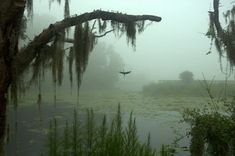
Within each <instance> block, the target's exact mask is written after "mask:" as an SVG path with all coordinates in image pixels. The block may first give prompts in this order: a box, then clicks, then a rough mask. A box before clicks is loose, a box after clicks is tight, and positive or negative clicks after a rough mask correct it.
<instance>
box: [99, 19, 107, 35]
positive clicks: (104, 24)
mask: <svg viewBox="0 0 235 156" xmlns="http://www.w3.org/2000/svg"><path fill="white" fill-rule="evenodd" d="M98 26H99V33H103V32H105V31H106V28H107V21H103V22H102V21H101V19H98Z"/></svg>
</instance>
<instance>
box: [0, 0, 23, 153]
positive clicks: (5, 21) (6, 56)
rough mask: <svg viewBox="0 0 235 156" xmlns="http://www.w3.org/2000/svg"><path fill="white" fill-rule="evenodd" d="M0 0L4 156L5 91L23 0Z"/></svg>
mask: <svg viewBox="0 0 235 156" xmlns="http://www.w3.org/2000/svg"><path fill="white" fill-rule="evenodd" d="M0 2H1V4H2V5H1V6H0V156H4V155H5V152H4V148H5V130H6V106H7V93H8V89H9V86H10V84H11V83H12V80H13V75H14V74H13V73H14V70H13V67H12V62H13V59H14V57H15V55H16V54H17V53H18V39H19V30H20V25H21V20H22V17H23V13H24V7H25V1H23V0H21V1H19V2H18V1H16V0H7V1H5V0H4V1H2V0H0Z"/></svg>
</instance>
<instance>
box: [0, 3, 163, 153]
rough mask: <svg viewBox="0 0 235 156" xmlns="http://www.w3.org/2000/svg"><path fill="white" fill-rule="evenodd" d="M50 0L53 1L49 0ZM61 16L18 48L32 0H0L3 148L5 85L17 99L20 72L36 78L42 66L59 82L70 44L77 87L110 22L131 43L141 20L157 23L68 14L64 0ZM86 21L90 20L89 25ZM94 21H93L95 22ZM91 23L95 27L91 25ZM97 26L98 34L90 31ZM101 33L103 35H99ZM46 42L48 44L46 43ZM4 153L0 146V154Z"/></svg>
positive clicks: (0, 138)
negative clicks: (70, 35) (29, 71)
mask: <svg viewBox="0 0 235 156" xmlns="http://www.w3.org/2000/svg"><path fill="white" fill-rule="evenodd" d="M49 1H50V2H54V1H55V0H49ZM56 2H58V3H61V2H62V1H61V0H56ZM64 2H65V5H64V6H65V8H64V11H65V13H64V17H65V18H64V19H63V20H61V21H58V22H56V23H54V24H50V25H49V26H48V28H46V29H44V30H43V31H42V32H41V33H40V34H39V35H37V36H36V37H35V38H34V39H33V40H32V41H30V42H29V43H28V44H27V45H26V46H25V47H23V48H21V49H18V43H19V38H20V37H22V38H27V36H25V34H24V32H25V26H26V24H25V23H26V21H27V18H26V17H25V16H24V12H25V9H26V10H27V13H28V17H32V16H33V7H36V6H33V0H0V4H1V5H0V148H1V147H3V140H4V137H3V136H4V130H5V123H6V122H5V121H6V120H5V119H6V99H7V96H8V95H7V94H8V91H9V88H11V89H10V90H11V97H12V98H13V99H16V98H17V91H19V90H20V89H21V87H20V86H22V85H19V84H22V81H20V80H22V74H23V72H24V71H25V70H26V69H29V68H30V67H31V68H32V69H33V79H34V80H36V79H37V78H38V77H39V76H40V75H41V74H40V73H41V72H42V71H43V70H44V69H45V68H47V67H48V68H50V69H51V72H52V75H53V80H54V82H55V83H56V84H61V83H62V71H63V60H64V59H63V58H64V56H65V50H64V42H65V41H68V42H71V43H73V46H71V48H69V52H68V53H69V68H70V69H69V71H70V75H72V73H71V72H72V70H71V68H72V67H73V63H74V64H75V71H76V74H77V82H78V86H79V84H80V80H81V76H82V73H83V72H84V71H85V69H86V65H87V60H88V56H89V52H90V51H91V50H92V49H93V46H94V44H95V43H96V39H97V37H101V36H102V35H105V34H106V28H107V25H108V23H110V25H111V27H112V28H113V30H114V32H115V33H116V34H121V33H125V34H126V36H127V39H128V40H127V41H128V42H130V43H131V44H132V45H133V46H135V39H136V32H137V31H138V32H142V31H143V30H144V21H145V20H150V21H154V22H159V21H160V20H161V18H160V17H158V16H153V15H128V14H122V13H114V12H107V11H101V10H95V11H93V12H90V13H84V14H81V15H75V16H70V15H69V0H64ZM90 21H92V22H94V24H92V25H91V23H90ZM95 21H97V22H95ZM95 24H96V25H97V26H95ZM71 26H75V32H74V38H73V39H72V40H71V39H66V35H65V34H66V33H67V32H68V31H69V29H68V28H69V27H71ZM95 28H98V29H99V33H101V35H97V34H95V33H94V31H93V30H94V29H95ZM102 33H104V34H102ZM49 43H50V44H49ZM2 155H4V152H3V150H2V149H0V156H2Z"/></svg>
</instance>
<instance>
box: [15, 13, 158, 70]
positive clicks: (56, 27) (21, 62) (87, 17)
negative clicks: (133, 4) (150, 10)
mask: <svg viewBox="0 0 235 156" xmlns="http://www.w3.org/2000/svg"><path fill="white" fill-rule="evenodd" d="M94 19H102V20H104V21H107V20H111V21H115V22H118V23H133V22H137V21H145V20H149V21H154V22H160V21H161V17H158V16H153V15H128V14H122V13H114V12H107V11H101V10H96V11H93V12H90V13H84V14H81V15H79V16H74V17H70V18H66V19H64V20H62V21H59V22H56V23H55V24H51V25H50V26H49V27H48V28H46V29H44V30H43V32H41V33H40V34H39V35H38V36H36V37H35V38H34V39H33V40H32V41H31V42H30V43H29V44H28V46H27V47H25V48H23V49H22V50H21V51H20V52H19V53H18V54H17V55H16V57H15V58H14V62H13V63H14V66H15V68H16V69H17V70H16V72H17V74H19V73H22V72H23V71H24V69H25V68H26V67H27V66H28V65H29V64H30V62H31V61H32V60H33V59H34V58H35V57H36V55H37V53H38V52H40V50H39V49H41V48H42V47H43V46H44V45H46V44H47V43H48V42H50V41H51V39H52V37H54V36H55V35H56V34H57V33H58V32H60V31H62V30H64V29H65V28H68V27H71V26H75V25H77V24H82V23H84V22H87V21H91V20H94Z"/></svg>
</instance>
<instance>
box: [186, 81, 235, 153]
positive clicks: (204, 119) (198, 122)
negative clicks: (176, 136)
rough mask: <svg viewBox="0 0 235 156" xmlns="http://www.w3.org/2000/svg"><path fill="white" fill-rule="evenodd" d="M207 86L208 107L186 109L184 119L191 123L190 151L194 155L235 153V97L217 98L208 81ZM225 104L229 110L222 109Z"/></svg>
mask: <svg viewBox="0 0 235 156" xmlns="http://www.w3.org/2000/svg"><path fill="white" fill-rule="evenodd" d="M204 82H205V84H206V85H205V86H206V90H207V92H208V95H209V97H210V102H209V105H208V108H205V109H203V110H198V109H193V110H189V109H188V110H185V113H184V121H186V122H188V123H190V125H191V129H190V131H189V135H190V136H191V137H192V138H191V144H190V152H191V155H192V156H203V155H212V156H230V155H234V154H235V139H234V138H235V120H234V108H235V105H234V98H233V99H232V100H228V98H226V99H220V98H218V100H216V99H215V98H214V97H213V95H212V93H211V90H210V86H211V85H208V83H207V82H206V81H204ZM221 103H222V104H223V105H224V106H225V107H226V108H227V110H226V112H225V111H220V110H219V109H218V105H220V104H221Z"/></svg>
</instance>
